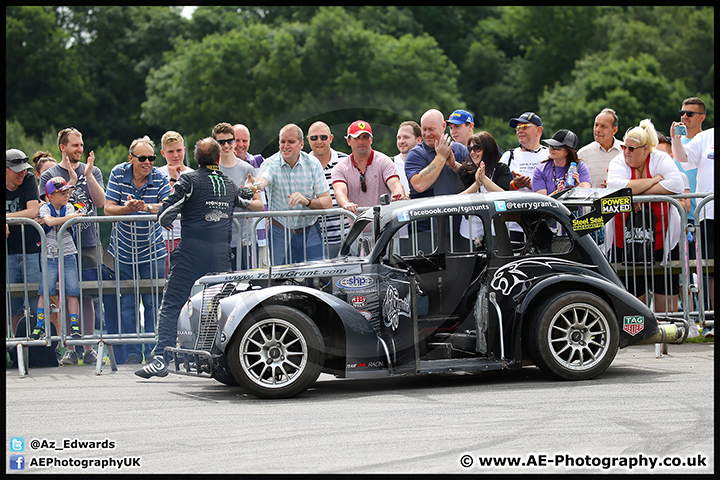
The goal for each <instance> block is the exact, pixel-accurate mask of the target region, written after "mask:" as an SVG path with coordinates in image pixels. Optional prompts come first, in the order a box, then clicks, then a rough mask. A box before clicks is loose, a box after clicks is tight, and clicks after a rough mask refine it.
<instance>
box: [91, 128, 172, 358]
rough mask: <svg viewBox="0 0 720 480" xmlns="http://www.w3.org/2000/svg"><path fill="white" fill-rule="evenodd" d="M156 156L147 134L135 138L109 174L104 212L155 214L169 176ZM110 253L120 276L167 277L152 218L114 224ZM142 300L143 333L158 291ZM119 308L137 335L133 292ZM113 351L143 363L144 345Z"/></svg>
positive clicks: (112, 324)
mask: <svg viewBox="0 0 720 480" xmlns="http://www.w3.org/2000/svg"><path fill="white" fill-rule="evenodd" d="M155 159H156V155H155V144H154V143H153V141H152V140H151V139H150V138H149V137H148V136H144V137H142V138H137V139H135V140H133V142H132V144H131V145H130V152H129V154H128V161H127V162H124V163H121V164H120V165H116V166H115V167H113V169H112V171H111V172H110V177H109V178H108V183H107V192H106V193H105V215H108V216H116V215H140V214H148V213H149V214H157V211H158V208H159V207H160V205H161V204H162V201H163V199H164V198H165V197H167V196H168V195H169V194H170V191H171V188H170V182H169V180H168V177H167V176H166V175H165V174H164V173H162V172H160V170H159V169H157V168H156V167H154V166H153V163H154V162H155ZM108 253H109V254H110V255H111V256H112V257H113V258H114V259H115V262H114V263H115V265H117V267H116V268H117V270H116V274H117V276H118V278H119V279H120V280H138V279H141V278H142V279H159V278H165V257H166V256H167V250H166V249H165V242H164V240H163V235H162V228H161V227H160V224H159V223H158V222H157V221H156V220H151V221H137V222H122V221H121V222H116V223H114V224H113V229H112V236H111V239H110V246H109V248H108ZM141 300H142V303H143V306H144V309H145V323H144V327H145V333H148V332H154V331H155V313H156V312H157V310H158V308H159V307H160V295H159V294H158V292H157V290H154V291H153V293H147V294H142V295H141ZM120 308H121V312H120V322H121V325H122V331H123V333H135V332H136V328H135V318H136V311H135V295H133V294H129V293H128V294H126V293H124V294H122V297H121V299H120ZM137 313H138V314H139V312H137ZM106 323H107V329H108V333H117V329H118V323H117V319H110V318H106ZM151 348H152V346H151V345H146V346H145V353H146V355H145V356H146V358H147V359H148V361H149V360H150V350H151ZM114 351H115V359H116V360H117V362H118V363H135V364H137V363H142V358H143V356H142V345H139V344H128V345H123V346H121V347H119V348H117V347H116V348H115V349H114ZM126 353H127V358H125V355H126Z"/></svg>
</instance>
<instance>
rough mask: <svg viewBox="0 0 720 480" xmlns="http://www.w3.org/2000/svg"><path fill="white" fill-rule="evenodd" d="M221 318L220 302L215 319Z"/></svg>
mask: <svg viewBox="0 0 720 480" xmlns="http://www.w3.org/2000/svg"><path fill="white" fill-rule="evenodd" d="M221 319H222V307H221V306H220V304H218V306H217V321H218V322H219V321H220V320H221Z"/></svg>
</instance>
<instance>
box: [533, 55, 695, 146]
mask: <svg viewBox="0 0 720 480" xmlns="http://www.w3.org/2000/svg"><path fill="white" fill-rule="evenodd" d="M571 76H572V78H573V81H572V82H570V83H568V84H566V85H558V86H556V87H554V88H551V89H547V90H546V91H545V93H544V94H543V95H542V97H541V98H540V102H539V103H540V111H542V112H543V114H542V117H543V123H544V124H545V126H546V127H545V131H546V133H547V135H545V136H546V137H548V136H550V135H552V133H553V132H554V131H556V130H558V129H560V128H569V129H570V130H572V131H573V132H575V133H576V134H577V135H578V138H579V139H580V144H581V145H585V144H587V143H590V142H591V141H592V140H593V134H592V125H593V121H594V119H595V116H596V115H597V114H598V112H600V110H602V109H603V108H606V107H610V108H612V109H614V110H615V111H616V112H617V114H618V117H619V118H620V131H619V132H618V137H622V134H623V132H624V131H625V130H626V129H627V128H628V127H632V126H635V125H638V124H639V123H640V121H641V120H643V119H645V118H649V119H651V120H652V121H653V124H654V125H655V127H656V128H657V129H659V130H660V131H662V132H668V131H669V125H670V123H671V122H672V121H673V120H675V119H676V118H677V109H678V107H679V106H680V105H681V104H682V100H683V98H685V96H686V95H685V94H684V92H686V88H685V86H684V85H683V84H682V82H681V81H680V80H674V81H670V80H668V79H667V78H666V77H665V76H664V75H663V72H662V69H661V67H660V63H659V62H658V61H657V60H656V59H655V58H654V57H652V56H650V55H648V54H644V53H643V54H640V55H638V56H637V57H629V58H627V59H622V60H617V59H614V58H611V57H610V56H608V55H590V56H588V57H587V58H585V59H583V60H581V61H579V62H577V65H576V68H575V69H574V70H573V71H572V74H571Z"/></svg>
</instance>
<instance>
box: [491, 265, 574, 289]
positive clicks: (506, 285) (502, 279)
mask: <svg viewBox="0 0 720 480" xmlns="http://www.w3.org/2000/svg"><path fill="white" fill-rule="evenodd" d="M569 265H580V264H578V263H576V262H571V261H569V260H563V259H561V258H548V257H538V258H532V259H525V260H520V261H517V262H512V263H508V264H507V265H504V266H502V267H500V268H498V269H497V271H496V272H495V274H494V275H493V278H492V280H491V281H490V288H492V289H493V290H495V291H496V292H500V293H501V294H503V295H510V293H511V292H512V291H513V290H515V288H516V287H517V286H519V285H520V286H522V288H521V289H520V292H522V291H524V290H525V283H526V282H530V281H531V280H532V278H531V276H530V275H528V274H527V273H525V270H526V269H529V268H543V269H545V270H550V271H552V270H555V269H557V268H558V267H561V266H569ZM547 273H549V272H548V271H544V272H543V271H540V272H537V271H536V272H533V277H534V278H537V277H539V276H540V275H545V274H547Z"/></svg>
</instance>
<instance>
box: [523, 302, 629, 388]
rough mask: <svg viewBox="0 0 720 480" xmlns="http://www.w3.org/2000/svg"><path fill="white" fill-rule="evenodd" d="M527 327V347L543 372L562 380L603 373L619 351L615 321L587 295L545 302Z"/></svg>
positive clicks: (610, 311)
mask: <svg viewBox="0 0 720 480" xmlns="http://www.w3.org/2000/svg"><path fill="white" fill-rule="evenodd" d="M537 312H538V313H537V314H536V315H535V317H534V318H533V320H532V324H531V325H530V338H529V347H530V353H531V357H532V359H533V361H534V362H535V364H536V365H537V366H539V367H540V368H541V369H542V370H544V371H545V372H547V373H550V374H551V375H554V376H556V377H559V378H562V379H565V380H585V379H589V378H593V377H595V376H597V375H599V374H601V373H602V372H604V371H605V370H606V369H607V368H608V367H609V366H610V364H611V363H612V361H613V359H614V358H615V355H616V354H617V350H618V341H619V329H618V325H617V320H616V318H615V315H614V314H613V312H612V310H611V309H610V308H609V307H608V305H607V304H606V303H605V302H604V301H603V300H602V299H600V298H599V297H598V296H597V295H594V294H592V293H588V292H578V291H576V292H567V293H562V294H559V295H555V296H553V297H551V298H550V299H548V300H547V301H546V302H545V303H544V304H543V305H541V306H540V308H539V309H538V310H537Z"/></svg>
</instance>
